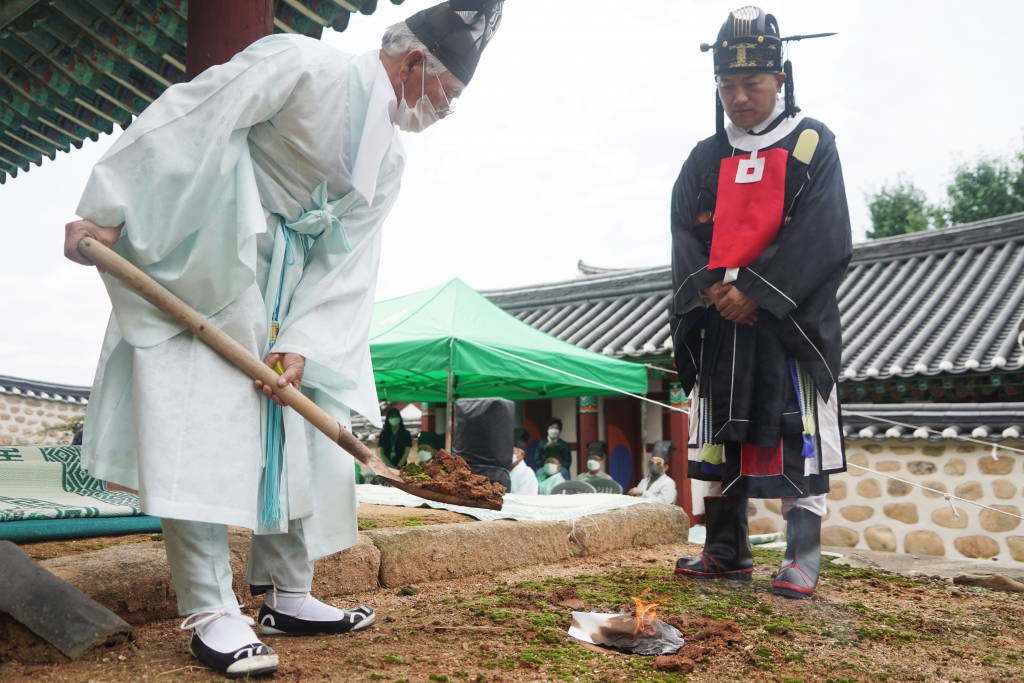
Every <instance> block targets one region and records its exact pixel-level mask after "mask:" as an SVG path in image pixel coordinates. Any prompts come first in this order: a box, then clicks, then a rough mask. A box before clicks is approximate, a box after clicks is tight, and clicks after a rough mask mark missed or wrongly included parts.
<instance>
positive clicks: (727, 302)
mask: <svg viewBox="0 0 1024 683" xmlns="http://www.w3.org/2000/svg"><path fill="white" fill-rule="evenodd" d="M703 293H704V294H705V295H706V296H707V297H708V298H709V299H711V301H713V302H714V304H715V308H717V309H718V313H719V315H721V316H722V317H723V318H725V319H726V320H728V321H730V322H734V323H739V324H740V325H753V324H754V323H756V322H757V309H758V306H759V304H758V303H757V302H756V301H754V300H753V299H751V298H750V297H749V296H747V295H746V294H744V293H743V292H741V291H740V290H739V289H737V288H736V286H735V285H733V284H731V283H730V284H725V283H724V282H717V283H715V284H713V285H711V286H710V287H708V288H707V289H705V290H704V292H703Z"/></svg>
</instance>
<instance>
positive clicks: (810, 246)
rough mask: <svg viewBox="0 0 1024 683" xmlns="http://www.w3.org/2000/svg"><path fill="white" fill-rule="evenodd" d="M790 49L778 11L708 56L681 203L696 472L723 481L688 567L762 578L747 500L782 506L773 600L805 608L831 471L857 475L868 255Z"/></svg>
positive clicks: (682, 292) (729, 31)
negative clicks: (845, 385) (860, 273)
mask: <svg viewBox="0 0 1024 683" xmlns="http://www.w3.org/2000/svg"><path fill="white" fill-rule="evenodd" d="M783 42H784V41H783V39H782V38H781V36H780V34H779V28H778V23H777V22H776V20H775V18H774V17H773V16H772V15H770V14H765V13H764V12H763V11H762V10H761V9H759V8H757V7H744V8H742V9H738V10H736V11H734V12H732V13H730V15H729V18H728V19H727V20H726V22H725V24H724V25H723V26H722V29H721V31H720V32H719V35H718V39H717V41H716V42H715V44H714V45H712V46H702V49H703V50H707V49H711V50H713V53H714V65H715V77H716V82H717V87H718V93H717V106H716V108H717V112H718V117H717V119H718V125H717V131H716V133H715V135H713V136H712V137H709V138H707V139H706V140H703V141H702V142H700V143H698V144H697V146H696V147H695V148H694V149H693V151H692V152H691V153H690V157H689V159H687V160H686V163H685V164H683V168H682V171H681V172H680V173H679V178H678V179H677V180H676V184H675V187H674V189H673V193H672V272H673V280H674V291H675V296H674V301H673V306H674V311H673V312H674V316H673V335H674V336H673V340H674V342H675V355H676V367H677V369H678V371H679V376H680V380H681V381H682V382H683V386H684V387H687V388H690V387H692V392H691V409H690V436H689V475H690V476H691V477H693V478H696V479H702V480H705V481H710V482H713V484H712V485H711V490H710V491H709V495H708V497H707V498H705V499H704V509H705V515H706V525H707V542H706V544H705V547H704V552H702V553H701V554H700V555H699V556H698V557H684V558H681V559H679V560H678V561H677V563H676V572H677V573H679V574H684V575H690V576H695V577H698V578H729V579H749V578H750V575H751V572H752V569H753V556H752V553H751V551H750V544H749V542H748V540H747V499H748V498H781V499H782V513H783V516H784V517H785V518H786V521H787V523H788V528H787V535H786V540H787V543H788V545H787V548H786V555H785V559H784V560H783V563H782V569H781V571H780V572H779V574H778V575H777V577H776V579H775V581H774V583H773V592H774V593H776V594H778V595H784V596H786V597H790V598H804V597H807V596H809V595H811V594H813V592H814V589H815V587H816V586H817V582H818V569H819V565H820V558H821V546H820V539H821V518H822V517H824V516H825V512H826V510H825V494H826V493H828V490H829V488H828V475H829V474H830V473H833V472H843V471H845V469H846V456H845V452H844V447H843V438H842V428H841V423H840V419H841V418H840V413H839V402H838V397H837V395H836V380H837V378H838V376H839V365H840V355H841V343H842V341H841V329H840V323H839V306H838V303H837V302H836V292H837V290H838V288H839V284H840V282H841V281H842V278H843V275H844V273H845V272H846V267H847V264H848V263H849V261H850V256H851V254H852V245H851V237H850V220H849V211H848V209H847V206H846V191H845V188H844V186H843V174H842V170H841V168H840V165H839V155H838V152H837V151H836V146H835V136H834V135H833V134H832V132H831V131H830V130H829V129H828V128H826V127H825V125H824V124H822V123H821V122H819V121H815V120H814V119H811V118H807V117H805V116H803V115H802V114H801V113H800V109H799V108H798V107H797V106H796V102H795V99H794V96H793V75H792V68H791V66H790V64H789V62H788V61H787V62H785V64H783V54H782V47H783ZM783 89H785V94H784V95H782V91H783ZM726 115H728V121H727V120H726Z"/></svg>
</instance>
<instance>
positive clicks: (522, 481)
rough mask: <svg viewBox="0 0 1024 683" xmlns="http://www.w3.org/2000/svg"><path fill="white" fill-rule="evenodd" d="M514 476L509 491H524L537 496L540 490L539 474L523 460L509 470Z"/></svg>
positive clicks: (510, 474) (511, 475)
mask: <svg viewBox="0 0 1024 683" xmlns="http://www.w3.org/2000/svg"><path fill="white" fill-rule="evenodd" d="M508 474H509V476H510V477H511V478H512V488H510V489H509V491H508V492H509V493H523V494H526V495H531V496H536V495H537V494H538V493H539V492H540V488H539V486H538V484H537V474H536V473H535V472H534V471H533V470H532V469H531V468H530V466H529V465H527V464H526V463H525V462H523V461H522V460H520V461H519V464H518V465H516V466H515V467H513V468H512V469H510V470H509V471H508Z"/></svg>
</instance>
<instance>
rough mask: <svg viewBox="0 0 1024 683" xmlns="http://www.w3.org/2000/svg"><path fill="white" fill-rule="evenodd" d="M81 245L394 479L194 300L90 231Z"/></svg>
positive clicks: (359, 443) (364, 460)
mask: <svg viewBox="0 0 1024 683" xmlns="http://www.w3.org/2000/svg"><path fill="white" fill-rule="evenodd" d="M78 250H79V251H81V252H82V254H84V255H85V256H86V257H87V258H88V259H89V260H90V261H92V262H93V263H95V264H96V265H98V266H100V267H101V268H103V269H104V270H106V271H107V272H108V273H110V274H111V275H113V276H114V277H116V278H117V279H118V280H120V281H121V282H123V283H124V284H125V285H127V286H128V288H130V289H131V290H133V291H134V292H136V293H137V294H139V296H141V297H142V298H144V299H145V300H146V301H148V302H150V303H151V304H153V305H154V306H156V307H157V308H159V309H160V310H161V311H163V312H164V313H166V314H167V315H170V316H173V317H174V318H175V319H176V320H178V321H179V322H181V324H182V325H184V326H185V327H187V328H188V329H190V330H192V332H193V333H195V335H196V336H197V337H199V338H200V339H202V340H203V341H205V342H206V343H207V344H209V345H210V346H212V347H213V348H214V349H216V350H217V351H219V352H220V353H221V354H222V355H223V356H224V357H225V358H227V359H228V360H229V361H231V362H232V363H234V364H235V365H237V366H238V367H239V368H241V369H242V370H244V371H245V372H246V374H248V375H249V376H250V377H252V378H253V379H258V380H260V381H261V382H263V383H264V384H265V385H267V386H268V387H270V388H271V389H272V390H273V392H274V394H276V395H277V396H278V398H280V399H281V401H283V402H284V404H285V405H286V406H288V407H289V408H292V409H293V410H294V411H295V412H297V413H298V414H299V415H301V416H302V417H304V418H305V419H306V420H308V421H309V422H310V424H312V425H313V426H314V427H316V428H317V429H319V430H320V431H321V432H323V433H324V434H325V435H326V436H327V438H329V439H330V440H331V441H333V442H335V443H336V444H338V445H339V446H341V447H342V448H344V449H345V450H346V451H348V452H349V453H351V454H352V457H354V458H355V459H356V460H358V461H359V462H361V463H362V464H364V465H366V466H367V467H368V468H370V469H371V470H373V472H374V473H375V474H377V475H379V476H381V477H384V478H385V479H387V480H388V481H389V482H394V481H395V478H396V473H395V472H393V471H392V470H391V469H390V468H389V467H388V466H387V465H385V464H384V461H383V460H381V459H380V457H379V456H378V455H377V454H376V453H374V452H373V451H371V450H370V449H369V448H367V447H366V446H365V445H364V444H363V442H362V441H360V440H359V439H357V438H356V437H355V435H354V434H352V432H350V431H348V430H347V429H345V428H344V427H342V426H341V424H339V423H338V421H337V420H335V419H334V418H333V417H331V416H330V415H328V414H327V413H326V412H324V410H323V409H322V408H321V407H320V406H318V405H317V404H315V403H313V402H312V401H311V400H309V398H307V397H306V395H305V394H303V393H302V392H301V391H299V390H298V389H296V388H295V387H293V386H292V385H290V384H289V385H287V386H284V387H281V386H278V384H277V380H278V378H279V376H278V374H277V373H276V372H274V370H273V369H272V368H269V367H267V365H266V363H264V362H263V361H262V360H260V359H259V358H258V357H257V356H256V355H254V354H253V353H251V352H250V351H249V350H248V349H246V348H245V347H244V346H242V345H241V344H239V343H238V342H237V341H235V340H234V339H232V338H231V337H229V336H228V335H227V334H226V333H225V332H224V331H223V330H221V329H220V328H218V327H217V326H216V325H214V324H212V323H211V322H210V321H209V320H207V319H206V318H204V317H203V316H201V315H200V314H199V313H197V312H196V311H195V310H193V309H192V307H191V306H189V305H188V304H186V303H185V302H184V301H182V300H181V299H179V298H178V297H176V296H174V295H173V294H171V293H170V292H168V291H167V290H166V289H165V288H164V287H163V286H161V285H160V283H158V282H157V281H156V280H154V279H153V278H151V277H149V276H148V275H146V274H145V273H144V272H142V271H141V270H139V269H138V268H136V267H135V266H134V265H132V264H131V263H129V262H128V261H127V260H125V259H124V258H123V257H122V256H121V255H120V254H117V253H115V252H114V251H112V250H111V249H109V248H108V247H106V246H105V245H103V244H101V243H99V242H97V241H96V240H94V239H92V238H90V237H86V238H84V239H83V240H82V241H81V242H79V244H78ZM403 483H404V482H403ZM403 488H404V487H403Z"/></svg>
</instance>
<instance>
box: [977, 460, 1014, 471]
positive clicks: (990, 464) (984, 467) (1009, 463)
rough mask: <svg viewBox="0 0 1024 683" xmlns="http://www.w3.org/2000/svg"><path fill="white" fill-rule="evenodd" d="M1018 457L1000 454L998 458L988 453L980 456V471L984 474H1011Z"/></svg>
mask: <svg viewBox="0 0 1024 683" xmlns="http://www.w3.org/2000/svg"><path fill="white" fill-rule="evenodd" d="M1016 463H1017V459H1016V458H1014V457H1012V456H1009V455H1000V456H999V457H998V458H993V457H992V456H989V455H986V456H983V457H981V458H978V471H979V472H981V473H982V474H1009V473H1010V472H1012V471H1013V466H1014V465H1015V464H1016Z"/></svg>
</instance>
